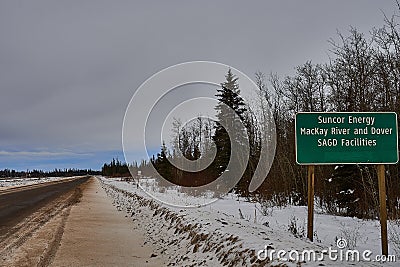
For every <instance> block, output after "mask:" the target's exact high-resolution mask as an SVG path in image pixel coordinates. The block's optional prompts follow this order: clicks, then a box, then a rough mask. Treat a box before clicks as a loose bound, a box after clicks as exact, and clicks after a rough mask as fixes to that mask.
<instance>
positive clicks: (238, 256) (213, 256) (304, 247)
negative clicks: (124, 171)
mask: <svg viewBox="0 0 400 267" xmlns="http://www.w3.org/2000/svg"><path fill="white" fill-rule="evenodd" d="M99 179H100V181H101V182H102V184H103V187H104V188H105V189H106V191H107V193H108V195H109V196H111V197H112V198H113V200H114V204H115V205H116V206H117V208H118V209H119V210H124V211H125V212H127V213H128V215H129V216H130V217H132V219H133V220H134V221H136V222H137V223H138V224H139V227H141V228H143V229H144V230H145V231H146V232H147V235H146V236H147V239H148V242H151V243H152V244H153V246H156V247H157V248H158V250H159V251H160V253H163V254H165V256H167V258H169V259H170V265H171V266H182V265H191V264H193V265H196V266H197V265H203V266H220V265H227V266H266V265H272V266H278V265H279V266H298V265H299V264H301V266H354V265H356V266H382V265H384V266H398V263H396V262H386V263H381V262H377V261H376V260H377V259H378V260H379V259H380V258H376V256H378V257H379V255H380V254H381V248H380V244H381V243H380V225H379V221H376V220H369V221H365V220H360V219H357V218H349V217H340V216H332V215H326V214H321V213H318V212H317V213H316V214H315V220H314V231H315V234H314V242H310V241H308V240H307V239H306V237H305V235H306V231H307V225H306V220H307V207H297V206H288V207H284V208H277V207H269V208H268V209H266V210H264V211H265V212H264V215H263V214H262V212H261V211H262V210H263V209H262V207H261V206H260V204H259V203H250V202H248V201H245V200H244V199H242V198H238V197H237V196H235V195H233V194H230V195H227V196H225V197H223V198H221V199H219V200H217V201H215V202H214V203H213V204H211V205H206V206H203V207H198V208H185V209H184V208H177V207H174V206H168V205H165V204H162V203H160V202H158V201H156V200H154V199H153V198H151V197H150V196H149V195H148V194H147V193H145V192H144V191H143V190H142V189H141V188H137V186H136V185H134V184H133V183H132V182H131V183H129V182H124V181H121V179H108V178H104V177H99ZM141 186H142V187H145V188H146V190H149V188H150V187H151V188H150V189H151V190H152V194H155V193H156V192H157V189H156V188H155V187H156V186H155V184H154V181H152V180H147V179H143V180H141ZM160 191H161V192H162V193H161V192H159V193H158V194H162V195H163V199H172V200H174V203H176V202H177V201H178V202H179V201H181V202H182V203H186V204H187V203H194V202H195V201H194V199H193V198H194V197H193V196H188V195H186V194H184V193H179V192H178V191H177V190H174V189H170V190H160ZM157 196H158V195H157ZM199 198H200V199H199V200H198V202H199V203H202V202H204V197H199ZM209 200H210V199H209ZM389 228H390V230H391V231H397V232H399V231H400V229H399V227H398V226H396V225H391V224H389ZM289 229H291V231H290V230H289ZM338 240H340V241H341V243H339V244H340V245H343V244H344V243H343V242H346V243H347V244H346V246H345V247H342V248H338V247H337V242H338ZM395 248H396V247H395V246H394V243H392V242H390V244H389V254H391V255H395V253H396V252H398V251H395ZM279 250H282V251H283V252H281V257H279V255H278V251H279ZM353 250H357V251H358V252H359V253H360V254H359V255H360V259H361V260H360V262H355V261H352V260H351V258H352V255H353V253H355V252H354V251H353ZM264 251H267V253H266V254H265V253H264ZM304 251H306V252H304ZM307 251H308V252H307ZM310 251H312V252H315V254H311V258H313V255H315V257H316V260H315V261H314V260H309V259H308V255H309V253H310ZM369 251H370V253H369ZM312 252H311V253H312ZM303 255H305V260H304V258H303V257H302V256H303ZM341 255H342V256H341ZM355 255H356V254H355ZM363 255H364V259H367V261H368V259H370V260H371V261H370V262H367V261H366V260H364V259H363ZM265 256H269V259H268V258H267V259H265V260H262V259H264V258H265ZM346 256H348V257H349V258H350V260H349V261H346ZM271 258H272V262H271V261H270V259H271ZM289 258H291V259H296V260H289ZM322 258H323V260H321V259H322ZM356 258H357V257H356ZM297 259H299V261H297ZM391 260H392V261H393V260H394V259H393V258H392V259H391ZM399 260H400V259H399Z"/></svg>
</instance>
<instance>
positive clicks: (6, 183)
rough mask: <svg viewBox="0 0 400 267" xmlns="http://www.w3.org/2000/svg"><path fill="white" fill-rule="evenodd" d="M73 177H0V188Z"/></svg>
mask: <svg viewBox="0 0 400 267" xmlns="http://www.w3.org/2000/svg"><path fill="white" fill-rule="evenodd" d="M70 178H73V177H42V178H6V179H3V178H2V179H0V190H2V189H7V188H11V187H18V186H25V185H32V184H41V183H47V182H53V181H60V180H64V179H70Z"/></svg>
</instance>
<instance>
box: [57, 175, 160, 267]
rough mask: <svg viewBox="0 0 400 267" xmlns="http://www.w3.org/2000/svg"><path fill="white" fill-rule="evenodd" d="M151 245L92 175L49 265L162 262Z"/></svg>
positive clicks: (71, 211) (71, 213)
mask: <svg viewBox="0 0 400 267" xmlns="http://www.w3.org/2000/svg"><path fill="white" fill-rule="evenodd" d="M154 249H155V248H153V247H150V246H149V245H147V244H145V241H144V236H143V232H140V231H139V230H136V229H135V228H134V227H133V225H132V220H131V219H129V218H128V217H126V216H125V214H124V212H119V211H118V210H117V208H116V207H114V206H113V205H112V202H111V199H110V198H108V197H107V194H106V193H105V191H104V190H103V189H102V188H101V184H100V182H99V181H98V180H97V179H96V178H94V177H93V178H91V179H90V181H89V182H88V183H87V184H86V185H85V189H84V190H83V191H82V197H81V199H80V202H79V203H77V204H76V205H74V206H72V208H71V210H70V212H69V216H68V218H67V220H66V223H65V227H64V233H63V236H62V238H61V242H60V244H59V247H58V250H57V252H56V253H55V256H54V259H53V260H52V263H51V266H163V265H164V263H165V262H164V260H163V259H162V258H160V256H159V255H160V253H157V252H156V251H154Z"/></svg>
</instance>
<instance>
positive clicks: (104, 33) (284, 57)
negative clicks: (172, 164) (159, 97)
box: [0, 0, 395, 170]
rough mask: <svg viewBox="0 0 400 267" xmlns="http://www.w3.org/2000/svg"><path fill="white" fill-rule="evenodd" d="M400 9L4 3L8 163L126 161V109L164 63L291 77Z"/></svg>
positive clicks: (339, 0)
mask: <svg viewBox="0 0 400 267" xmlns="http://www.w3.org/2000/svg"><path fill="white" fill-rule="evenodd" d="M394 7H395V2H394V0H382V1H375V0H331V1H320V0H313V1H312V0H309V1H298V0H293V1H282V0H279V1H14V0H10V1H6V0H2V1H0V92H1V97H0V114H1V115H0V169H4V168H15V169H19V170H25V169H33V168H40V169H53V168H55V167H57V168H64V167H67V168H68V167H75V168H94V169H99V168H100V167H101V165H102V164H103V163H104V162H105V161H109V160H110V159H111V158H112V157H116V156H118V157H119V158H120V159H123V156H122V145H121V129H122V121H123V116H124V112H125V109H126V107H127V105H128V103H129V100H130V98H131V97H132V95H133V93H134V92H135V90H136V89H137V88H138V87H139V86H140V85H141V84H142V83H143V82H144V81H145V80H146V79H147V78H149V77H150V76H151V75H153V74H154V73H156V72H158V71H160V70H162V69H163V68H166V67H168V66H171V65H174V64H177V63H182V62H186V61H193V60H209V61H216V62H221V63H224V64H228V65H230V66H232V67H234V68H236V69H239V70H241V71H243V72H244V73H245V74H247V75H248V76H250V77H253V76H254V72H255V71H257V70H260V71H263V72H265V73H269V72H271V71H272V72H277V73H278V74H280V75H282V76H284V75H287V74H292V73H293V70H294V68H295V67H296V66H297V65H300V64H303V63H304V62H305V61H307V60H312V61H313V62H315V63H324V62H326V61H327V51H328V49H329V44H328V42H327V40H328V39H329V38H332V37H333V38H335V37H336V31H337V30H339V31H342V32H346V31H347V30H348V29H349V27H350V25H352V26H354V27H356V28H358V29H359V30H360V31H362V32H365V33H367V32H368V31H369V30H371V29H372V27H374V26H375V27H377V26H381V25H383V12H385V13H386V14H388V15H391V14H392V13H393V11H394ZM222 81H223V77H222V80H221V82H222ZM137 112H140V107H138V111H137Z"/></svg>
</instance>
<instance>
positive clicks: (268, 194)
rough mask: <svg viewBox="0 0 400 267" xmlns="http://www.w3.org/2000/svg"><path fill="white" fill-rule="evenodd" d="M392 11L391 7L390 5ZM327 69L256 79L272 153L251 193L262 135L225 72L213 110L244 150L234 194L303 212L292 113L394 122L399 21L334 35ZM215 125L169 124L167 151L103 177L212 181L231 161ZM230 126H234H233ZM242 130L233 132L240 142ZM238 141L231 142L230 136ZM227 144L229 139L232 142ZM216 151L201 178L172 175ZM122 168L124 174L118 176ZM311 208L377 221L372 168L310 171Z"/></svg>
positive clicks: (304, 68)
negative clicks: (232, 127) (380, 116)
mask: <svg viewBox="0 0 400 267" xmlns="http://www.w3.org/2000/svg"><path fill="white" fill-rule="evenodd" d="M397 4H398V3H397ZM396 9H397V13H399V12H400V6H399V5H397V7H396ZM329 44H330V49H329V51H327V52H328V54H329V60H328V62H320V63H313V62H311V61H307V62H305V63H304V64H302V65H300V66H297V67H296V68H295V73H294V74H293V75H289V76H284V77H281V76H280V75H279V74H277V73H270V74H265V73H263V72H261V71H258V72H256V73H255V83H256V84H257V87H258V89H259V92H260V96H261V97H260V99H259V100H258V101H260V105H264V103H268V105H269V106H270V108H271V109H272V115H273V119H274V121H275V125H276V135H277V147H276V154H275V159H274V162H273V164H272V168H271V170H270V172H269V174H268V176H267V177H266V179H265V181H264V183H263V184H262V185H261V186H260V187H259V188H258V189H257V190H256V191H255V192H252V193H250V192H249V191H248V190H247V189H248V185H249V182H250V179H251V177H252V175H253V173H254V169H255V166H257V164H258V161H259V157H260V149H261V144H260V137H261V135H262V134H263V129H262V128H260V127H257V125H256V124H255V123H254V121H255V118H254V113H253V112H252V110H251V108H250V107H249V106H248V105H246V104H245V103H244V102H243V99H242V98H241V96H240V88H239V85H238V80H237V77H236V76H235V75H234V74H233V73H232V72H231V70H229V71H228V73H227V75H226V76H225V81H224V82H222V83H221V86H220V88H219V89H218V90H217V92H216V96H217V98H218V100H219V101H220V103H224V104H226V105H228V106H229V107H231V108H232V109H233V110H235V112H236V113H237V115H238V116H239V117H240V119H241V121H243V122H244V125H245V131H246V132H247V136H248V142H249V144H250V151H249V155H250V157H249V161H248V163H247V166H246V169H245V172H244V174H243V176H242V179H241V180H240V181H239V183H238V184H237V186H236V187H235V188H234V189H233V190H234V191H235V192H236V193H238V194H239V195H241V196H244V197H247V198H249V199H256V200H260V201H268V202H269V203H271V205H277V206H284V205H288V204H292V205H305V204H306V203H307V173H306V167H304V166H299V165H297V164H296V160H295V128H294V117H295V114H296V113H297V112H369V111H371V112H379V111H392V112H396V113H397V114H398V115H400V114H399V113H400V31H399V25H398V15H397V14H395V15H393V16H391V17H387V16H384V23H383V26H381V27H377V28H374V29H371V31H370V32H369V33H367V34H365V33H362V32H360V31H358V30H357V29H356V28H350V29H349V31H348V32H346V33H345V34H343V33H340V32H338V34H337V36H336V37H335V38H332V39H330V40H329ZM216 111H217V118H218V121H216V122H214V121H212V120H208V119H206V118H203V117H200V116H199V118H197V119H196V120H194V121H192V122H190V123H189V124H185V125H182V122H180V121H179V119H176V120H175V122H174V125H173V128H174V137H173V140H172V143H171V149H168V148H167V146H166V144H163V145H162V147H161V150H160V152H159V153H158V154H157V155H156V156H153V158H152V159H151V160H150V162H146V161H142V162H141V163H140V164H137V163H134V164H133V165H131V166H126V165H125V167H121V166H120V163H118V161H117V162H112V163H111V164H110V165H105V166H104V167H103V173H104V170H106V172H107V170H109V171H110V170H114V172H112V175H115V173H118V172H121V174H122V173H123V172H122V171H116V170H117V169H118V168H122V169H123V170H124V171H126V170H127V168H128V167H132V168H134V169H135V172H136V171H137V170H141V171H142V173H143V175H148V176H155V175H156V172H155V171H154V169H152V167H151V166H152V165H154V166H155V168H156V170H157V171H158V173H159V174H160V175H162V176H163V177H165V178H167V180H169V181H171V182H173V183H175V184H179V185H184V186H199V185H203V184H206V183H209V182H210V181H213V180H214V179H216V178H217V177H218V176H219V175H220V174H221V173H222V172H224V171H226V167H227V163H228V161H229V155H230V143H229V139H228V136H227V132H226V131H225V130H224V129H223V127H221V125H222V122H223V121H224V120H227V119H228V115H227V113H224V111H223V108H222V106H217V107H216ZM233 121H234V120H233ZM242 133H243V130H240V129H239V130H238V131H237V135H241V134H242ZM236 137H237V136H236ZM236 137H234V138H236ZM212 144H214V145H215V147H216V157H215V160H214V161H213V162H212V164H211V165H209V167H207V168H206V169H204V170H202V171H200V172H188V171H182V170H179V169H178V168H175V167H174V166H172V164H171V163H170V161H171V160H175V161H176V160H178V161H179V159H180V158H182V157H185V158H186V159H189V160H197V159H201V156H202V155H203V154H204V153H206V152H207V151H209V150H210V149H211V146H212ZM124 168H125V169H124ZM399 168H400V167H399V165H398V164H396V165H387V166H386V170H387V171H386V177H387V181H386V183H387V184H386V188H387V207H388V212H389V217H392V218H398V217H399V216H400V213H399V212H400V177H399V174H400V169H399ZM315 176H316V181H315V185H316V191H315V194H316V197H317V203H316V204H317V205H319V206H320V207H321V208H322V209H323V210H324V211H325V212H327V213H331V214H339V215H346V216H357V217H360V218H376V217H377V216H378V214H379V212H378V209H379V204H378V203H379V201H378V190H377V188H378V185H377V174H376V169H375V166H372V165H339V166H333V165H328V166H317V167H316V173H315Z"/></svg>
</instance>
